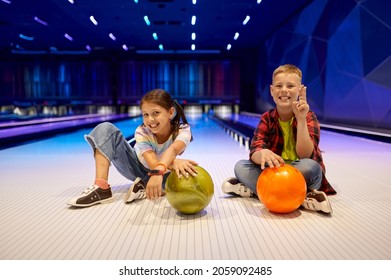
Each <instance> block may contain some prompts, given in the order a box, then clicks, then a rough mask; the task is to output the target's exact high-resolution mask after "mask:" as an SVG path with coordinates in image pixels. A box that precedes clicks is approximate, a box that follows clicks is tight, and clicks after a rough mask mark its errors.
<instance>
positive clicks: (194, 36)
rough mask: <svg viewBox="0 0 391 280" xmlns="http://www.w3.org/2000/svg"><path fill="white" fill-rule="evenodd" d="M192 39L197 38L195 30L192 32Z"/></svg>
mask: <svg viewBox="0 0 391 280" xmlns="http://www.w3.org/2000/svg"><path fill="white" fill-rule="evenodd" d="M191 39H192V40H193V41H194V40H195V39H196V34H195V33H194V32H193V33H191Z"/></svg>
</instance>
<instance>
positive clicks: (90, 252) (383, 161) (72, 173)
mask: <svg viewBox="0 0 391 280" xmlns="http://www.w3.org/2000/svg"><path fill="white" fill-rule="evenodd" d="M188 118H189V121H190V123H191V125H192V127H193V134H194V141H193V142H192V143H191V144H190V146H189V147H188V149H187V150H186V152H185V153H184V154H183V155H182V157H183V158H190V159H194V160H196V161H197V162H198V163H199V164H200V165H201V166H202V167H204V168H205V169H206V170H208V171H209V172H210V174H211V176H212V179H213V182H214V185H215V194H214V197H213V199H212V201H211V203H210V204H209V205H208V206H207V207H206V208H205V210H204V211H202V212H200V213H198V214H196V215H190V216H186V215H182V214H179V213H177V212H176V211H175V210H173V209H172V208H171V207H170V205H169V204H168V202H167V200H166V199H165V197H162V198H160V199H159V200H157V201H149V200H142V201H137V202H135V203H132V204H128V205H126V204H124V202H123V197H124V195H125V192H126V191H127V189H128V187H129V184H130V183H131V182H129V181H128V180H126V179H125V178H123V177H122V176H121V175H119V174H118V172H116V170H115V168H114V167H112V168H111V170H110V179H109V180H110V184H111V186H112V188H113V194H114V198H115V201H114V202H113V203H110V204H105V205H98V206H93V207H90V208H85V209H74V208H69V207H68V206H67V205H66V204H65V202H66V201H67V200H68V199H70V198H71V197H73V196H75V195H77V194H79V193H81V192H82V191H83V190H84V188H86V187H87V186H89V185H90V184H91V182H92V179H93V178H94V161H93V158H92V156H91V151H90V147H89V146H88V144H87V143H86V142H85V140H84V138H83V135H84V134H85V133H88V132H89V129H83V130H80V131H77V132H73V133H67V134H59V135H57V136H55V137H52V138H49V139H46V140H40V141H37V142H32V143H28V144H26V145H22V146H19V147H13V148H9V149H4V150H1V151H0V159H1V160H0V177H1V181H0V187H1V191H2V196H1V197H0V211H1V213H2V215H0V224H1V228H0V234H1V236H2V238H1V239H0V248H2V249H1V250H0V259H94V260H95V259H104V260H110V259H128V260H132V259H138V260H151V259H155V260H158V259H172V260H193V259H204V260H206V259H208V260H212V259H214V260H228V259H232V260H250V259H252V260H254V259H257V260H261V259H262V260H275V259H279V260H281V259H288V260H290V259H300V260H302V259H314V260H315V259H326V260H329V259H333V260H336V259H338V260H339V259H345V260H346V259H349V260H351V259H390V258H391V252H390V250H389V248H391V239H390V238H389V232H390V230H391V221H390V219H389V215H388V213H389V212H390V211H391V205H390V203H389V200H390V199H391V189H390V187H389V186H390V185H391V181H390V178H389V176H388V172H389V171H388V169H389V164H388V162H389V158H390V157H391V145H390V144H387V143H381V142H376V141H371V140H366V139H362V138H358V137H352V136H348V135H342V134H338V133H334V132H322V133H323V134H322V140H321V141H322V142H321V145H322V150H323V151H324V158H325V162H326V165H327V168H328V171H327V172H328V173H327V174H328V178H329V180H330V182H331V183H332V184H333V185H334V186H335V188H336V190H337V191H338V194H337V195H336V196H332V197H330V201H331V203H332V206H333V210H334V213H333V216H332V217H328V216H323V215H321V214H319V213H313V212H307V211H302V210H297V211H294V212H292V213H290V214H286V215H276V214H273V213H270V212H268V211H267V210H266V209H265V208H264V207H263V205H262V204H261V203H260V202H259V201H258V200H257V199H255V198H236V197H230V196H228V195H225V194H224V193H222V191H221V184H222V183H223V181H224V180H225V179H226V178H227V177H230V176H233V167H234V165H235V163H236V162H237V161H238V160H240V159H243V158H248V150H247V149H246V147H244V146H240V145H239V144H238V142H236V141H235V140H234V138H232V137H231V136H230V135H228V134H227V133H226V132H225V131H224V130H223V129H222V128H221V127H220V126H219V125H217V124H216V123H215V122H214V121H213V120H212V119H211V118H210V117H208V116H206V115H199V114H193V115H189V116H188ZM117 125H118V126H119V127H120V128H121V129H122V130H124V131H126V130H127V129H128V130H129V132H130V133H132V132H133V131H134V128H135V126H137V125H138V122H137V120H134V123H131V122H130V121H124V122H120V123H119V124H118V123H117ZM132 125H133V126H134V127H132ZM130 127H132V128H130ZM125 134H127V132H125Z"/></svg>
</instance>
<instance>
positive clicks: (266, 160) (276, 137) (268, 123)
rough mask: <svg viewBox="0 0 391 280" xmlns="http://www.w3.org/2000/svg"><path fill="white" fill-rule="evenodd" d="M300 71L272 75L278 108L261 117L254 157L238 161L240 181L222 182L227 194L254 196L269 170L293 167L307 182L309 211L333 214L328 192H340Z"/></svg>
mask: <svg viewBox="0 0 391 280" xmlns="http://www.w3.org/2000/svg"><path fill="white" fill-rule="evenodd" d="M301 79H302V73H301V70H300V69H299V68H298V67H296V66H294V65H290V64H286V65H282V66H280V67H278V68H277V69H276V70H274V72H273V77H272V85H270V92H271V95H272V97H273V100H274V102H275V103H276V107H275V108H274V109H272V110H270V111H268V112H265V113H264V114H263V115H262V116H261V120H260V122H259V124H258V127H257V128H256V130H255V132H254V137H253V139H252V141H251V145H250V159H249V160H241V161H239V162H237V163H236V165H235V168H234V172H235V176H236V178H229V179H227V180H226V181H224V183H223V185H222V188H223V191H224V192H225V193H227V194H233V195H239V196H242V197H250V196H252V195H256V184H257V180H258V177H259V175H260V174H261V172H262V171H263V170H264V169H265V167H271V168H273V167H275V166H280V165H282V164H284V163H285V164H291V165H292V166H294V167H295V168H297V169H298V170H299V171H300V172H301V173H302V174H303V176H304V178H305V179H306V183H307V196H306V198H305V200H304V202H303V204H302V206H303V207H304V208H305V209H308V210H313V211H321V212H324V213H327V214H331V213H332V208H331V205H330V202H329V200H328V198H327V194H335V193H336V191H335V190H334V189H333V187H332V186H331V185H330V183H329V182H328V181H327V179H326V177H325V166H324V163H323V159H322V154H321V151H320V149H319V146H318V144H319V137H320V126H319V122H318V120H317V118H316V115H315V113H314V112H312V111H311V110H310V108H309V105H308V103H307V101H306V87H305V86H304V85H302V83H301Z"/></svg>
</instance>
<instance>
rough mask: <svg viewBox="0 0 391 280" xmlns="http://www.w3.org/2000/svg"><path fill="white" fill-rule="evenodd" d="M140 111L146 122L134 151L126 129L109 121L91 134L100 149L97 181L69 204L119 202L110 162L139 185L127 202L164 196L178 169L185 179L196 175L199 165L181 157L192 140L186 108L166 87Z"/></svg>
mask: <svg viewBox="0 0 391 280" xmlns="http://www.w3.org/2000/svg"><path fill="white" fill-rule="evenodd" d="M140 108H141V112H142V116H143V124H142V125H140V126H139V127H138V128H137V129H136V131H135V139H136V144H135V146H134V148H132V147H131V146H130V145H129V143H128V142H127V141H126V139H125V138H124V136H123V135H122V133H121V132H120V130H119V129H118V128H116V127H115V126H114V125H112V124H111V123H108V122H105V123H101V124H99V125H98V126H96V127H95V128H94V129H93V130H92V132H91V133H90V134H89V135H86V136H85V138H86V140H87V142H88V143H89V144H90V145H91V147H92V148H93V151H94V158H95V182H94V184H93V185H92V186H91V187H89V188H87V189H86V190H85V191H84V192H83V193H82V194H81V195H80V196H78V197H75V198H73V199H71V200H70V201H69V202H68V204H69V205H72V206H76V207H87V206H91V205H95V204H99V203H108V202H112V201H113V200H114V198H113V195H112V192H111V188H110V185H109V183H108V181H107V180H108V176H109V167H110V163H113V165H114V166H115V167H116V169H117V170H118V171H119V173H121V174H122V175H123V176H124V177H126V178H127V179H129V180H132V181H133V184H132V185H131V187H130V188H129V190H128V192H127V193H126V195H125V202H131V201H133V200H135V199H142V198H148V199H156V198H158V197H159V196H162V195H163V185H164V182H165V180H166V178H167V176H168V174H169V172H170V171H175V172H176V173H177V175H178V176H179V177H181V176H186V177H188V176H189V174H190V175H191V176H195V175H196V169H195V167H194V166H196V165H198V163H197V162H195V161H193V160H187V159H177V158H176V156H177V155H180V154H182V153H183V152H184V151H185V149H186V147H187V145H188V144H189V143H190V141H191V140H192V134H191V131H190V126H189V124H188V122H187V120H186V117H185V114H184V112H183V108H182V107H181V106H180V105H179V104H178V103H177V102H176V101H175V100H173V99H172V98H171V96H170V94H169V93H168V92H166V91H165V90H162V89H154V90H152V91H150V92H148V93H147V94H146V95H145V96H144V97H143V98H142V99H141V102H140ZM181 120H182V122H181Z"/></svg>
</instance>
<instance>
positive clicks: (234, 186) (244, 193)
mask: <svg viewBox="0 0 391 280" xmlns="http://www.w3.org/2000/svg"><path fill="white" fill-rule="evenodd" d="M222 189H223V192H224V193H226V194H231V195H238V196H241V197H250V196H252V195H253V194H254V193H253V192H252V191H251V190H250V189H249V188H248V187H246V186H245V185H243V184H242V183H241V182H240V181H239V180H238V179H237V178H235V177H231V178H228V179H227V180H225V181H224V183H223V185H222Z"/></svg>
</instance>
